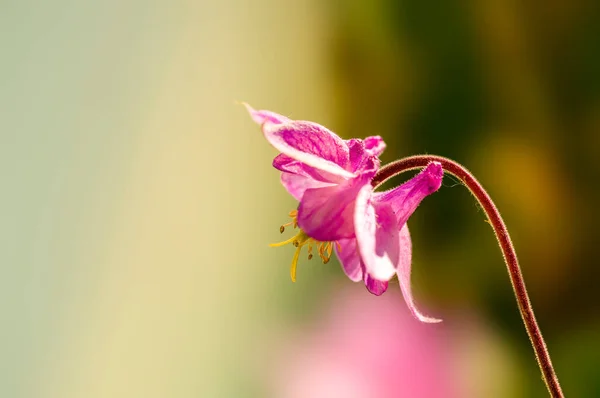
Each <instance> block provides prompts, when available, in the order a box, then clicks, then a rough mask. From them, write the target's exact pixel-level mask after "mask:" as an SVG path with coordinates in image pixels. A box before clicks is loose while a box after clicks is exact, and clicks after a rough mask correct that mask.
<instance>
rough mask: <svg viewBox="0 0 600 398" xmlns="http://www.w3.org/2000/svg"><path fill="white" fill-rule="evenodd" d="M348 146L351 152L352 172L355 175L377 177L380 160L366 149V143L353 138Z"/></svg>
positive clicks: (347, 142) (348, 142)
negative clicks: (367, 174) (366, 174)
mask: <svg viewBox="0 0 600 398" xmlns="http://www.w3.org/2000/svg"><path fill="white" fill-rule="evenodd" d="M346 144H347V145H348V149H349V152H350V170H351V171H352V172H353V173H355V174H365V173H369V174H371V175H375V173H376V172H377V170H379V158H378V157H377V156H374V155H373V154H372V153H371V152H370V151H368V150H367V149H366V147H365V143H364V141H363V140H360V139H358V138H353V139H350V140H348V141H346Z"/></svg>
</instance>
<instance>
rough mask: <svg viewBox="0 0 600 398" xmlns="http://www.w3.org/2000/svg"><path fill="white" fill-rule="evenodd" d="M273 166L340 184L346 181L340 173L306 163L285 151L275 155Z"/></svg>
mask: <svg viewBox="0 0 600 398" xmlns="http://www.w3.org/2000/svg"><path fill="white" fill-rule="evenodd" d="M273 167H275V168H276V169H277V170H280V171H284V172H288V173H292V174H300V175H302V176H305V177H310V178H313V179H315V180H317V181H322V182H330V183H335V184H340V183H342V182H344V181H346V179H345V178H344V177H340V176H339V175H335V174H331V173H327V172H326V171H323V170H319V169H316V168H314V167H311V166H307V165H306V164H304V163H302V162H299V161H297V160H295V159H292V158H291V157H289V156H287V155H285V154H283V153H280V154H279V155H277V156H275V159H273Z"/></svg>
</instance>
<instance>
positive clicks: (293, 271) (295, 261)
mask: <svg viewBox="0 0 600 398" xmlns="http://www.w3.org/2000/svg"><path fill="white" fill-rule="evenodd" d="M300 250H302V246H299V247H298V248H297V249H296V251H295V252H294V257H293V258H292V266H291V267H290V276H291V277H292V282H296V268H297V266H298V258H299V257H300Z"/></svg>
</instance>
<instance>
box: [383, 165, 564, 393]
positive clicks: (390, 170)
mask: <svg viewBox="0 0 600 398" xmlns="http://www.w3.org/2000/svg"><path fill="white" fill-rule="evenodd" d="M430 162H439V163H441V164H442V167H443V168H444V171H445V172H446V173H450V174H452V175H454V176H455V177H457V178H458V179H460V181H462V183H463V184H464V185H465V186H466V187H467V188H468V189H469V191H471V193H472V194H473V196H475V198H476V199H477V201H478V202H479V204H480V205H481V207H482V208H483V210H484V211H485V214H486V215H487V217H488V220H489V223H490V225H491V226H492V228H493V229H494V233H495V234H496V238H497V239H498V244H499V245H500V249H501V250H502V255H503V256H504V262H505V263H506V267H507V268H508V275H509V277H510V281H511V283H512V287H513V290H514V292H515V296H516V299H517V304H518V306H519V311H520V313H521V317H522V318H523V322H524V323H525V329H526V330H527V334H528V335H529V339H530V340H531V344H532V346H533V350H534V352H535V356H536V359H537V362H538V365H539V367H540V370H541V371H542V377H543V379H544V381H545V383H546V386H547V387H548V391H549V392H550V396H551V397H553V398H564V395H563V392H562V390H561V388H560V383H559V382H558V377H557V376H556V372H555V371H554V367H553V366H552V361H551V359H550V353H549V352H548V348H547V347H546V343H545V341H544V337H543V336H542V332H541V330H540V327H539V326H538V324H537V321H536V320H535V315H534V313H533V307H532V306H531V301H530V300H529V295H528V294H527V288H526V287H525V280H524V279H523V274H522V273H521V268H520V267H519V261H518V259H517V253H516V252H515V248H514V247H513V244H512V241H511V240H510V235H509V234H508V229H507V228H506V225H505V224H504V220H503V219H502V216H500V212H499V211H498V209H497V208H496V205H495V204H494V202H493V201H492V199H491V198H490V196H489V195H488V193H487V192H486V191H485V190H484V189H483V187H482V186H481V184H480V183H479V181H477V179H476V178H475V177H474V176H473V175H472V174H471V173H470V172H469V171H468V170H467V169H466V168H465V167H463V166H462V165H460V164H459V163H457V162H455V161H453V160H451V159H447V158H444V157H441V156H435V155H417V156H411V157H408V158H404V159H400V160H398V161H395V162H392V163H390V164H387V165H385V166H383V167H382V168H381V169H380V170H379V172H378V173H377V175H376V176H375V178H374V179H373V181H372V185H373V186H374V187H378V186H379V185H381V184H383V183H384V182H385V181H386V180H388V179H389V178H391V177H393V176H395V175H398V174H400V173H403V172H405V171H408V170H414V169H420V168H423V167H425V166H427V164H429V163H430Z"/></svg>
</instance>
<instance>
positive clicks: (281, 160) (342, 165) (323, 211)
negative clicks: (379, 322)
mask: <svg viewBox="0 0 600 398" xmlns="http://www.w3.org/2000/svg"><path fill="white" fill-rule="evenodd" d="M245 105H246V108H247V109H248V112H249V113H250V116H251V117H252V119H253V120H254V121H255V122H256V123H258V124H260V125H261V127H262V131H263V134H264V136H265V138H266V139H267V141H269V143H270V144H271V145H273V146H274V147H275V148H276V149H277V150H279V151H280V152H281V153H280V154H279V155H278V156H276V157H275V159H274V160H273V167H275V168H276V169H278V170H280V171H281V183H282V184H283V186H284V187H285V188H286V189H287V191H288V192H289V193H290V194H291V195H292V196H293V197H294V198H296V199H297V200H298V201H299V202H300V203H299V206H298V210H297V211H293V212H291V213H290V216H291V217H292V221H291V222H290V223H288V224H285V225H284V226H282V227H281V232H283V230H284V229H285V226H287V225H293V226H294V227H299V228H300V231H299V232H298V234H297V235H295V236H294V237H292V238H291V239H288V240H286V241H284V242H281V243H279V244H276V245H274V246H281V245H284V244H288V243H292V244H293V245H294V246H296V252H295V254H294V258H293V260H292V266H291V275H292V280H295V278H296V266H297V262H298V258H299V255H300V251H301V249H302V247H304V246H307V247H308V258H309V259H310V258H312V251H313V246H315V247H317V249H318V253H319V256H320V257H321V259H322V260H323V262H325V263H326V262H328V261H329V258H330V256H331V253H332V250H333V248H334V247H335V252H336V254H337V256H338V258H339V260H340V262H341V264H342V268H343V269H344V272H345V273H346V275H347V276H348V277H349V278H350V279H351V280H352V281H355V282H357V281H360V280H362V281H364V283H365V285H366V287H367V289H368V290H369V291H370V292H371V293H373V294H375V295H381V294H383V293H384V292H385V291H386V290H387V287H388V281H389V280H390V279H391V278H392V277H393V276H395V275H398V280H399V282H400V287H401V289H402V293H403V295H404V298H405V300H406V303H407V304H408V307H409V308H410V310H411V312H412V313H413V314H414V316H416V317H417V318H418V319H419V320H421V321H423V322H436V321H438V320H436V319H433V318H428V317H426V316H424V315H422V314H421V313H420V312H419V311H418V310H417V308H416V305H415V303H414V300H413V297H412V293H411V287H410V270H411V257H412V250H411V240H410V234H409V232H408V227H407V226H406V221H407V220H408V218H409V217H410V215H411V214H412V213H413V212H414V211H415V209H416V208H417V206H418V205H419V204H420V203H421V200H423V199H424V198H425V197H426V196H427V195H429V194H431V193H433V192H435V191H437V190H438V189H439V187H440V185H441V183H442V177H443V170H442V166H441V165H440V164H439V163H437V162H432V163H430V164H429V165H428V166H427V167H426V168H425V169H424V170H423V171H422V172H421V173H419V174H418V175H417V176H415V177H414V178H412V179H411V180H409V181H407V182H406V183H404V184H402V185H401V186H399V187H397V188H394V189H392V190H390V191H386V192H374V191H373V187H372V186H371V180H372V178H373V177H374V176H375V174H376V173H377V170H378V169H379V155H380V154H381V153H382V152H383V150H384V149H385V143H384V142H383V139H382V138H381V137H378V136H375V137H367V138H365V139H364V140H361V139H356V138H354V139H350V140H343V139H341V138H340V137H338V136H337V135H336V134H334V133H333V132H331V131H329V130H328V129H327V128H325V127H323V126H321V125H319V124H317V123H313V122H307V121H295V120H290V119H288V118H286V117H285V116H281V115H278V114H276V113H274V112H271V111H264V110H263V111H257V110H254V109H253V108H252V107H250V106H249V105H247V104H245Z"/></svg>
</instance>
